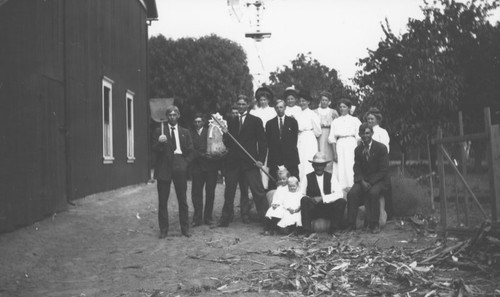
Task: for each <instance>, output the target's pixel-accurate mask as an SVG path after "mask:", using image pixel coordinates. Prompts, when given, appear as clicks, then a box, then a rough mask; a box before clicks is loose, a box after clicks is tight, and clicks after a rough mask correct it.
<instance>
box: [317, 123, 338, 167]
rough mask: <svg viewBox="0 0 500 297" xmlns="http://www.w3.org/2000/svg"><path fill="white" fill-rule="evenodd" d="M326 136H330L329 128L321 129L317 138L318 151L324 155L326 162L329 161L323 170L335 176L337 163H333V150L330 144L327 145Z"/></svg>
mask: <svg viewBox="0 0 500 297" xmlns="http://www.w3.org/2000/svg"><path fill="white" fill-rule="evenodd" d="M328 135H330V128H321V136H320V137H319V138H318V149H319V151H320V152H322V153H324V154H325V156H326V159H327V160H330V161H331V162H330V163H328V164H326V168H325V170H326V171H328V172H330V173H332V174H335V175H337V162H333V148H332V144H330V143H328Z"/></svg>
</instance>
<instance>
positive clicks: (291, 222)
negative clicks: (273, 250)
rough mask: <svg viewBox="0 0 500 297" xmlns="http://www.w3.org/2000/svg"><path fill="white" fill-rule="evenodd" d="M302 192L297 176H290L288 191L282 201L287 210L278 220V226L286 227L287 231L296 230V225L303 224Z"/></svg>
mask: <svg viewBox="0 0 500 297" xmlns="http://www.w3.org/2000/svg"><path fill="white" fill-rule="evenodd" d="M301 199H302V192H301V191H300V189H299V180H298V179H297V178H296V177H295V176H292V177H289V178H288V192H287V193H286V194H285V198H284V200H283V203H282V207H283V208H284V210H285V212H284V214H283V217H282V218H281V220H280V221H279V222H278V224H277V226H278V227H280V228H282V229H284V231H285V233H291V232H293V231H295V228H296V227H301V226H302V217H301V215H300V200H301Z"/></svg>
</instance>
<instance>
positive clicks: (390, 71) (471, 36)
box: [355, 0, 500, 153]
mask: <svg viewBox="0 0 500 297" xmlns="http://www.w3.org/2000/svg"><path fill="white" fill-rule="evenodd" d="M478 2H479V1H472V2H470V3H467V4H463V3H457V2H454V1H448V0H441V1H435V2H434V6H429V5H426V6H425V7H424V8H423V9H422V10H423V13H424V19H423V20H410V21H409V23H408V25H407V29H408V32H406V33H404V34H403V35H402V36H400V37H398V36H395V35H394V34H393V33H392V32H391V30H390V27H389V25H388V24H387V22H386V24H385V26H382V30H383V31H384V33H385V39H384V40H382V41H381V42H380V43H379V46H378V48H377V49H376V50H374V51H369V56H368V57H367V58H364V59H361V60H360V62H359V65H361V66H362V67H363V69H362V71H360V72H359V73H358V75H357V77H356V80H355V81H356V83H357V85H358V86H359V87H360V89H361V92H362V93H363V94H364V95H365V99H364V101H363V109H366V108H368V107H370V106H373V105H375V106H378V107H379V108H380V109H382V111H383V113H384V115H385V117H386V119H387V121H386V124H387V128H388V129H389V130H390V131H391V132H392V133H391V134H392V135H393V136H396V137H395V138H396V139H397V141H398V142H399V144H400V145H401V149H402V152H403V153H404V152H405V151H406V148H407V147H409V146H417V145H419V144H420V143H423V141H424V140H425V138H426V137H427V135H435V128H436V127H437V126H438V125H439V126H442V127H444V128H445V129H447V130H449V131H453V130H456V125H455V123H456V111H457V110H459V109H462V110H463V108H464V107H465V109H466V110H464V114H469V115H472V114H473V113H472V111H473V109H474V108H471V106H469V107H466V106H467V105H469V104H472V105H474V106H484V105H485V104H494V102H493V101H492V100H490V99H489V98H491V97H492V96H490V97H488V96H482V98H483V99H484V101H482V102H481V103H480V100H478V99H479V98H477V96H471V92H472V93H474V94H475V95H477V94H478V91H479V90H478V89H479V88H478V87H474V85H478V86H479V84H477V83H474V80H475V79H476V78H477V77H481V78H483V79H482V80H481V81H482V82H484V81H486V82H488V83H487V86H484V85H482V86H481V87H480V88H483V89H484V88H485V89H486V90H489V91H490V92H491V89H492V88H495V87H494V86H498V85H499V84H498V83H496V84H494V83H492V82H493V81H495V80H496V81H497V82H498V79H499V76H498V70H500V68H499V67H498V55H499V54H500V51H499V50H498V41H497V40H495V39H493V38H495V37H494V36H495V30H494V28H493V27H492V26H491V25H490V24H489V23H487V22H486V16H487V12H488V11H489V10H491V9H493V8H495V7H496V4H488V3H486V2H484V1H481V2H482V3H479V4H478ZM495 46H496V47H495ZM495 49H496V51H495ZM485 54H486V55H489V56H486V55H485ZM478 60H484V62H483V63H479V61H478ZM495 61H496V62H495ZM481 64H482V66H481ZM488 68H489V69H490V70H489V71H485V69H488ZM493 69H496V70H493ZM495 71H496V72H495ZM478 72H480V73H481V74H482V75H480V74H479V73H478ZM485 76H487V78H486V77H485ZM498 90H499V89H498V87H497V88H496V90H495V91H493V92H492V94H495V93H496V96H497V97H498V96H499V95H500V93H499V92H498ZM483 93H484V92H483ZM468 94H469V95H468ZM493 97H494V96H493ZM497 102H498V100H497ZM481 108H482V107H481ZM476 118H477V115H476ZM479 118H480V119H482V116H480V117H479Z"/></svg>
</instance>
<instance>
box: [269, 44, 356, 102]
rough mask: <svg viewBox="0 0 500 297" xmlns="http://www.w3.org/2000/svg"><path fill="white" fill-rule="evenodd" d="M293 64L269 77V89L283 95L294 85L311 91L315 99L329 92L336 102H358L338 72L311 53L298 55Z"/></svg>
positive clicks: (277, 70) (272, 73)
mask: <svg viewBox="0 0 500 297" xmlns="http://www.w3.org/2000/svg"><path fill="white" fill-rule="evenodd" d="M291 64H292V65H291V67H289V66H286V65H284V66H283V68H281V69H279V68H278V69H276V71H274V72H271V74H270V75H269V80H270V81H271V84H270V86H269V87H270V88H271V89H272V90H273V92H274V93H275V94H283V92H284V90H285V89H286V88H287V87H290V86H292V85H293V86H295V87H296V88H299V89H300V88H304V89H306V90H309V91H310V92H311V96H312V97H313V98H318V96H319V93H320V92H322V91H329V92H330V93H332V95H333V99H334V101H335V99H337V100H338V99H340V98H349V99H351V100H353V102H354V103H356V102H357V97H356V96H355V93H354V91H353V90H352V89H351V88H349V87H346V86H344V84H343V83H342V81H340V80H339V78H338V75H337V71H336V70H335V69H329V68H328V67H327V66H325V65H322V64H321V63H319V61H318V60H316V59H313V58H312V57H311V53H308V54H307V55H305V54H298V55H297V57H296V58H295V60H293V61H291ZM283 99H284V98H283Z"/></svg>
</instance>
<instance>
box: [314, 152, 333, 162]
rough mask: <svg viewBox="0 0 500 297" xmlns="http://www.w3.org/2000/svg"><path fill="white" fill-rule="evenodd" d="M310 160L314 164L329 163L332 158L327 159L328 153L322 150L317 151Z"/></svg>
mask: <svg viewBox="0 0 500 297" xmlns="http://www.w3.org/2000/svg"><path fill="white" fill-rule="evenodd" d="M309 162H311V163H314V164H327V163H330V160H327V159H326V155H325V154H324V153H322V152H317V153H316V154H315V155H314V157H313V159H312V160H309Z"/></svg>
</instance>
